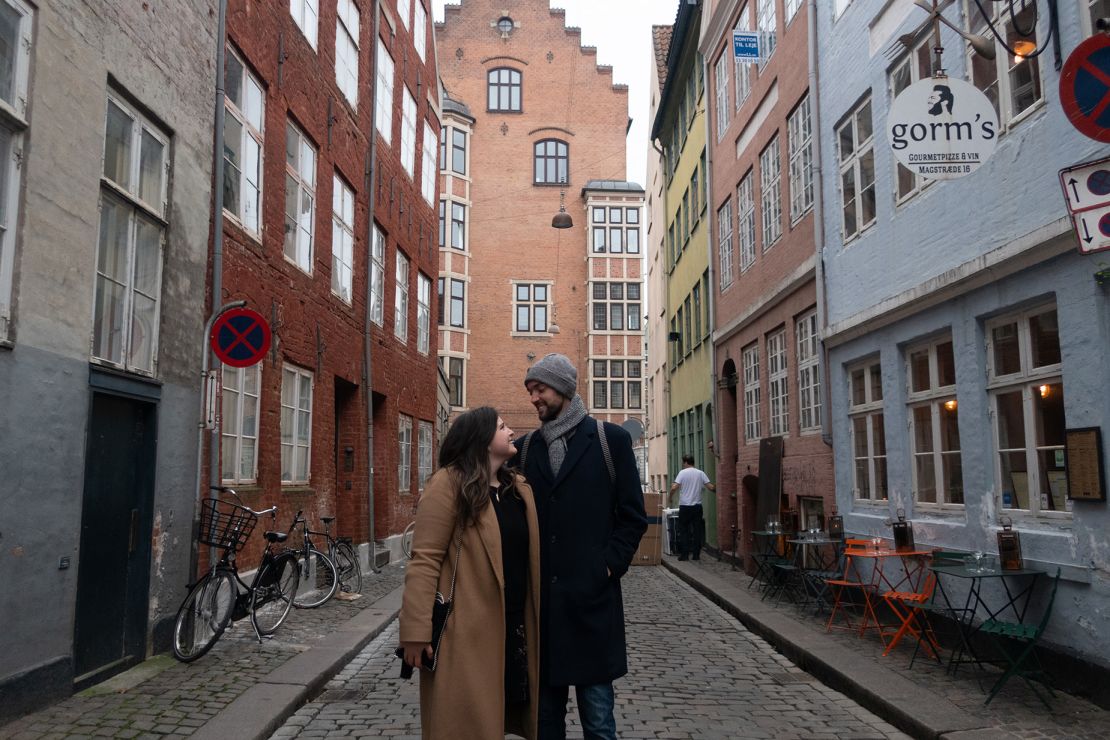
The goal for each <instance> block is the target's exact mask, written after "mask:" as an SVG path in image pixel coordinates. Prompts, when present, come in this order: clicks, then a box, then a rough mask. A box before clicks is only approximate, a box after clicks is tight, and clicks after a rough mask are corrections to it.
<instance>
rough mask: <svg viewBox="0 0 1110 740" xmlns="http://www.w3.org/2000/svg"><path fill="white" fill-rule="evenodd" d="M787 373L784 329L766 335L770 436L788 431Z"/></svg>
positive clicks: (788, 392)
mask: <svg viewBox="0 0 1110 740" xmlns="http://www.w3.org/2000/svg"><path fill="white" fill-rule="evenodd" d="M788 379H789V373H788V372H787V360H786V329H780V330H778V331H777V332H775V333H774V334H769V335H767V383H768V386H769V387H768V394H767V399H768V401H769V402H770V405H771V436H781V435H784V434H786V433H787V432H789V431H790V391H789V389H788V387H787V382H788Z"/></svg>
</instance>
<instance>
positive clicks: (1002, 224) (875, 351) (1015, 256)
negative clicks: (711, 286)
mask: <svg viewBox="0 0 1110 740" xmlns="http://www.w3.org/2000/svg"><path fill="white" fill-rule="evenodd" d="M885 5H886V4H885V3H884V2H883V1H882V0H854V2H852V4H851V5H849V6H848V9H847V10H846V11H845V12H844V13H843V14H842V15H841V17H840V18H839V19H836V20H835V21H834V20H833V19H832V11H831V3H821V4H820V11H819V15H818V28H819V39H820V44H819V47H820V49H821V55H820V61H819V67H820V78H821V79H822V80H824V81H835V82H825V83H824V84H823V85H822V87H821V90H820V101H821V112H822V121H821V123H820V133H821V136H822V139H823V140H824V141H826V142H830V143H832V142H834V141H835V137H834V131H835V126H836V125H837V123H838V122H839V121H840V120H841V119H842V117H843V116H844V115H845V114H846V113H847V112H848V111H849V110H851V109H852V108H853V106H854V105H855V104H856V102H858V101H859V100H860V98H861V96H863V95H865V94H866V93H867V92H868V91H870V94H871V99H872V106H873V119H872V120H873V124H874V129H875V143H874V147H875V163H876V195H877V220H876V223H875V224H874V226H872V227H870V228H869V229H867V230H866V231H865V232H864V233H863V234H862V235H861V236H859V237H858V238H856V239H854V240H851V241H849V242H848V243H847V244H844V243H843V240H842V237H841V223H840V218H841V216H840V209H839V205H840V190H839V185H838V179H837V177H836V176H827V177H824V178H822V182H823V196H824V198H825V203H826V204H827V208H826V210H825V214H826V215H825V233H826V248H825V266H826V281H827V291H828V307H829V317H828V323H829V327H830V330H829V332H827V333H828V334H829V335H831V337H830V351H829V368H828V370H829V382H830V394H829V395H830V399H829V402H830V407H831V408H830V418H831V420H832V432H833V437H834V440H835V445H834V449H835V455H836V487H837V498H838V502H839V505H840V508H841V509H842V511H844V512H845V526H846V529H847V530H849V531H851V532H855V533H860V534H868V535H872V534H880V535H884V536H887V537H889V536H890V532H891V530H890V526H889V524H888V523H887V522H888V520H889V519H890V518H891V517H892V516H893V514H894V513H895V510H896V509H897V508H904V509H905V510H906V513H907V516H908V517H910V518H911V519H912V520H913V526H914V533H915V537H916V540H917V542H918V543H920V544H927V545H930V546H941V547H949V548H958V549H963V550H976V549H983V550H986V551H989V552H996V551H997V545H996V539H995V534H996V532H997V531H998V528H999V524H998V517H999V515H1000V514H1001V513H1003V512H1001V511H1000V510H999V504H998V500H999V498H1000V496H999V493H998V491H997V487H998V486H997V483H996V481H995V469H994V459H995V456H996V452H995V448H996V445H995V441H994V432H993V429H992V422H991V419H990V415H989V412H990V398H989V395H988V393H987V390H986V367H987V365H986V351H987V348H986V329H985V321H986V320H987V319H989V318H990V317H992V316H994V315H998V314H1000V313H1003V312H1009V311H1014V310H1020V309H1021V308H1022V307H1023V306H1027V305H1031V304H1034V303H1036V302H1038V301H1054V302H1055V304H1056V307H1057V311H1058V316H1059V324H1060V345H1061V350H1062V353H1063V361H1062V366H1063V370H1062V373H1063V383H1064V397H1065V399H1064V404H1065V416H1066V420H1067V426H1068V427H1069V428H1074V427H1085V426H1098V427H1101V428H1102V434H1103V439H1104V443H1103V445H1104V449H1103V462H1104V465H1110V456H1108V454H1107V452H1108V450H1107V441H1106V440H1108V439H1110V435H1108V433H1110V400H1108V395H1107V393H1106V388H1107V385H1108V381H1110V374H1108V368H1110V362H1108V361H1110V356H1108V354H1110V353H1108V351H1107V349H1106V348H1107V346H1108V342H1110V314H1108V309H1110V305H1108V294H1107V292H1106V289H1105V288H1100V287H1099V286H1097V285H1096V283H1095V281H1094V279H1093V273H1094V272H1095V271H1097V270H1099V269H1100V268H1101V267H1103V266H1105V264H1104V263H1105V262H1106V260H1105V258H1100V257H1098V256H1082V255H1079V254H1078V253H1076V252H1075V250H1074V247H1075V243H1076V242H1075V238H1074V236H1072V234H1071V232H1070V224H1069V223H1067V222H1066V221H1065V220H1064V216H1065V215H1066V211H1065V208H1064V199H1063V195H1062V194H1061V192H1060V186H1059V182H1058V179H1057V172H1058V170H1059V169H1061V168H1062V167H1065V166H1068V165H1071V164H1074V163H1078V162H1082V161H1086V160H1089V159H1093V158H1096V157H1100V156H1106V155H1108V154H1110V147H1107V146H1106V145H1103V144H1100V143H1098V142H1095V141H1093V140H1090V139H1087V138H1085V137H1083V136H1081V135H1080V134H1079V133H1078V132H1076V131H1075V130H1074V129H1073V128H1072V127H1071V126H1070V124H1068V123H1067V121H1066V120H1065V118H1064V115H1063V112H1062V110H1061V107H1060V104H1059V99H1058V92H1057V90H1058V83H1059V78H1058V72H1057V71H1056V70H1055V69H1054V66H1053V62H1052V52H1051V50H1050V51H1048V52H1047V53H1045V54H1044V55H1042V56H1041V57H1040V76H1041V82H1042V89H1043V95H1044V100H1043V101H1042V103H1040V104H1039V105H1038V106H1037V108H1036V109H1035V110H1033V111H1032V112H1031V113H1029V114H1028V116H1027V117H1025V118H1023V119H1021V120H1020V121H1019V122H1018V123H1016V124H1015V125H1014V126H1013V127H1012V128H1011V129H1010V130H1009V131H1007V132H1006V133H1005V134H1003V135H1002V136H1001V137H1000V139H999V141H998V145H997V149H996V151H995V153H994V155H993V157H992V158H991V159H990V160H989V161H988V162H987V163H986V164H985V165H984V166H983V167H982V168H981V169H979V170H978V171H977V172H975V173H973V174H972V175H970V176H967V177H964V178H962V179H959V180H955V181H950V182H937V183H933V184H932V185H930V186H929V187H926V188H925V189H924V190H922V191H921V192H920V193H919V194H917V195H916V196H914V197H912V198H910V199H909V200H908V201H906V202H905V203H903V204H902V205H900V206H897V205H895V198H894V194H893V191H894V183H893V178H894V173H895V167H894V161H893V156H892V153H891V149H890V144H889V141H888V139H887V136H886V134H885V120H886V112H887V110H888V108H889V105H890V95H889V92H888V90H889V88H888V79H887V72H888V69H889V64H890V62H889V61H888V59H887V58H886V57H885V56H884V54H883V51H885V50H886V48H887V47H888V46H889V45H890V43H891V42H893V41H894V39H895V38H896V37H897V36H898V34H901V33H906V32H907V31H909V30H911V29H912V28H913V27H915V26H916V25H917V24H918V23H919V22H920V21H921V20H922V19H923V18H924V13H921V12H920V11H918V10H916V9H913V8H911V10H910V12H909V14H908V15H907V16H906V19H905V20H904V21H903V22H902V23H901V25H900V26H891V27H890V28H889V30H890V36H889V37H888V38H886V39H885V40H881V42H877V43H876V42H874V39H872V38H871V37H870V35H869V34H870V33H871V28H874V27H876V26H878V25H881V24H879V23H876V19H877V18H879V16H880V15H881V14H882V13H883V12H884V10H885ZM1080 5H1081V4H1080V3H1061V4H1060V31H1061V39H1062V48H1063V54H1064V56H1065V58H1066V56H1067V54H1068V52H1069V51H1070V50H1071V49H1073V48H1074V47H1075V46H1076V45H1077V44H1078V42H1079V41H1080V40H1081V35H1080V30H1079V21H1078V15H1077V13H1078V11H1079V8H1080ZM957 7H958V5H957V6H953V8H951V9H950V10H949V11H948V12H946V14H945V15H946V16H947V17H950V18H952V19H954V20H956V21H957V22H961V21H962V16H961V15H960V13H959V12H958V11H957ZM1083 7H1085V4H1084V5H1083ZM1047 22H1048V18H1047V14H1042V17H1041V25H1040V29H1039V37H1040V38H1041V39H1044V37H1045V32H1046V30H1047V25H1046V24H1047ZM942 38H943V43H944V44H945V63H946V66H947V67H948V73H949V74H950V75H952V76H959V77H962V78H965V79H966V71H965V66H966V57H965V56H964V52H963V48H964V47H963V43H962V42H961V41H960V40H959V39H958V38H957V37H956V36H955V34H954V33H951V32H949V31H947V30H945V32H944V33H943V34H942ZM822 167H823V169H824V171H825V172H826V173H837V172H838V171H839V169H838V163H837V160H836V147H835V146H834V145H830V146H826V147H824V149H823V151H822ZM941 332H950V333H951V336H952V339H953V342H954V351H955V358H956V392H957V397H958V400H959V431H960V446H961V451H962V455H961V457H962V461H963V482H964V492H965V500H966V505H965V506H964V507H950V508H939V507H929V506H918V507H916V508H915V506H914V502H913V500H912V498H913V493H912V484H911V480H912V477H911V463H912V461H911V459H910V456H911V453H910V450H911V440H910V439H909V423H908V409H907V406H906V399H907V387H906V386H907V380H906V377H907V376H906V360H907V358H906V354H905V350H906V347H907V345H909V344H911V343H913V342H917V341H920V340H922V339H926V338H929V337H930V336H933V335H936V334H939V333H941ZM868 358H871V359H876V358H877V359H880V360H881V364H882V384H883V397H884V408H883V411H884V428H885V435H886V446H887V453H888V457H887V464H888V485H889V496H890V498H889V502H884V503H881V504H880V503H870V502H861V501H853V498H852V490H853V477H854V472H853V464H852V463H853V458H852V454H853V453H852V448H851V436H850V424H849V420H848V417H847V413H848V397H847V392H848V377H847V373H846V367H847V366H849V365H851V364H854V363H856V362H858V361H860V360H864V359H868ZM1107 506H1108V505H1107V504H1106V503H1083V502H1075V503H1074V505H1073V511H1072V514H1071V515H1070V516H1059V515H1058V516H1056V517H1055V518H1053V517H1049V516H1035V515H1023V514H1020V513H1016V514H1014V520H1015V526H1016V528H1018V529H1019V530H1020V534H1021V537H1022V548H1023V551H1024V555H1025V557H1026V559H1027V560H1028V561H1031V562H1032V563H1033V564H1035V565H1038V566H1040V567H1043V568H1044V569H1045V570H1048V571H1050V572H1055V568H1056V566H1057V565H1061V566H1062V567H1063V572H1064V575H1063V577H1064V579H1066V580H1064V581H1062V582H1061V592H1060V594H1059V595H1058V597H1057V603H1056V609H1057V612H1056V614H1055V616H1054V617H1053V621H1052V623H1051V626H1050V628H1049V632H1048V635H1047V637H1046V639H1047V640H1048V641H1050V642H1052V643H1054V644H1056V645H1058V646H1060V647H1062V648H1063V649H1064V650H1065V651H1067V652H1071V653H1077V654H1079V655H1080V656H1081V657H1082V658H1083V659H1084V660H1087V661H1090V662H1092V663H1095V664H1097V665H1101V666H1103V667H1110V645H1108V642H1107V639H1106V637H1105V635H1107V634H1110V537H1108V536H1107V531H1108V525H1110V514H1108V511H1107ZM1005 513H1011V512H1005Z"/></svg>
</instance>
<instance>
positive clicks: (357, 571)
mask: <svg viewBox="0 0 1110 740" xmlns="http://www.w3.org/2000/svg"><path fill="white" fill-rule="evenodd" d="M335 569H336V570H338V571H339V588H340V590H342V591H343V593H345V594H360V593H362V568H360V567H359V564H358V553H357V552H355V548H354V547H353V546H352V545H351V543H350V542H340V543H339V544H338V545H336V546H335Z"/></svg>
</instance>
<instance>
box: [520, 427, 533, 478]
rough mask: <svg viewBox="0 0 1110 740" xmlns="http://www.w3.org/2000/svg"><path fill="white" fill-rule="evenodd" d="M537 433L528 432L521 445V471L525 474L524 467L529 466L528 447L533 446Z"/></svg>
mask: <svg viewBox="0 0 1110 740" xmlns="http://www.w3.org/2000/svg"><path fill="white" fill-rule="evenodd" d="M534 433H535V432H534V431H532V432H528V433H527V434H525V435H524V442H523V443H522V444H521V445H520V469H521V471H522V472H523V471H524V466H525V465H527V464H528V446H529V445H530V444H532V435H533V434H534Z"/></svg>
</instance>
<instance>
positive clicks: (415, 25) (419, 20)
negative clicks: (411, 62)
mask: <svg viewBox="0 0 1110 740" xmlns="http://www.w3.org/2000/svg"><path fill="white" fill-rule="evenodd" d="M412 45H413V47H415V48H416V55H417V56H418V57H420V61H424V53H425V51H426V50H427V48H428V11H426V10H424V5H423V3H421V2H420V0H415V2H414V3H413V10H412Z"/></svg>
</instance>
